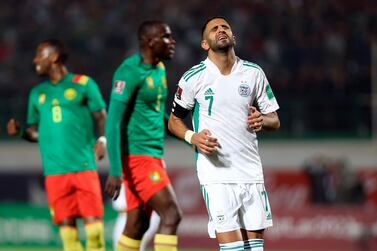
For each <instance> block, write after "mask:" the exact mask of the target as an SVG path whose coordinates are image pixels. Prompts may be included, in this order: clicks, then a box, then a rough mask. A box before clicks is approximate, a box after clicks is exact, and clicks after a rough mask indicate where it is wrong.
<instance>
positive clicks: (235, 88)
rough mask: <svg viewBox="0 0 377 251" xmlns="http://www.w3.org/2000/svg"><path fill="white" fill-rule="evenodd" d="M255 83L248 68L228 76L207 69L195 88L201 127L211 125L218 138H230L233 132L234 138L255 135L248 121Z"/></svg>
mask: <svg viewBox="0 0 377 251" xmlns="http://www.w3.org/2000/svg"><path fill="white" fill-rule="evenodd" d="M255 84H256V82H255V79H254V76H253V74H252V72H250V71H248V70H247V69H239V70H237V71H235V72H233V73H231V74H229V75H222V74H218V73H214V72H213V71H210V70H206V71H205V72H204V73H203V74H202V75H201V76H200V78H199V79H198V84H197V88H196V90H195V99H196V102H197V103H198V105H199V106H198V108H196V111H198V113H197V112H195V114H196V115H198V119H199V130H200V129H204V128H208V129H210V130H212V131H213V133H214V134H215V135H216V136H218V137H225V138H227V137H229V136H230V135H229V132H232V133H231V137H233V138H238V137H241V138H243V137H245V136H246V137H249V136H250V138H252V137H251V136H252V135H251V134H250V132H249V131H248V128H247V123H246V121H247V116H248V114H249V106H250V105H251V104H252V103H253V100H254V99H255V93H254V89H255ZM197 109H198V110H197Z"/></svg>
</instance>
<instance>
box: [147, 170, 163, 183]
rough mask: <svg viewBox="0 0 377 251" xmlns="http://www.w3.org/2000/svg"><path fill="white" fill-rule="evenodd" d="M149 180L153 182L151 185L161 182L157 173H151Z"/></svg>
mask: <svg viewBox="0 0 377 251" xmlns="http://www.w3.org/2000/svg"><path fill="white" fill-rule="evenodd" d="M149 178H150V179H151V180H152V181H153V183H158V182H159V181H160V180H161V175H160V173H159V172H157V171H153V172H151V173H150V174H149Z"/></svg>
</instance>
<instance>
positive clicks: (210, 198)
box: [201, 183, 272, 238]
mask: <svg viewBox="0 0 377 251" xmlns="http://www.w3.org/2000/svg"><path fill="white" fill-rule="evenodd" d="M201 190H202V193H203V198H204V202H205V204H206V207H207V211H208V216H209V222H208V234H209V236H210V237H211V238H216V232H217V233H224V232H229V231H234V230H238V229H246V230H251V231H252V230H260V229H265V228H268V227H271V226H272V214H271V208H270V203H269V201H268V197H267V192H266V190H265V188H264V184H251V183H247V184H233V183H226V184H224V183H220V184H207V185H201Z"/></svg>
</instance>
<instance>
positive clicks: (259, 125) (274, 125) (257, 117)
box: [247, 106, 280, 132]
mask: <svg viewBox="0 0 377 251" xmlns="http://www.w3.org/2000/svg"><path fill="white" fill-rule="evenodd" d="M247 125H248V127H249V129H251V130H253V131H254V132H259V131H261V130H262V129H263V130H266V131H274V130H277V129H279V127H280V120H279V117H278V114H277V113H276V112H270V113H267V114H262V113H261V112H259V111H258V110H257V108H255V107H254V106H250V113H249V116H248V117H247Z"/></svg>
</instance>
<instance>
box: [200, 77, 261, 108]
mask: <svg viewBox="0 0 377 251" xmlns="http://www.w3.org/2000/svg"><path fill="white" fill-rule="evenodd" d="M254 85H255V83H254V82H253V81H252V80H251V79H250V78H247V77H244V76H243V75H242V74H236V75H234V76H218V75H207V76H205V77H204V78H203V80H202V83H201V85H200V86H199V88H198V90H197V94H196V99H197V100H198V102H199V103H201V104H204V105H206V104H207V103H209V101H211V100H212V103H216V104H217V105H221V106H227V105H230V104H232V105H234V104H239V105H243V104H249V103H250V102H251V99H252V96H253V90H254Z"/></svg>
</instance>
